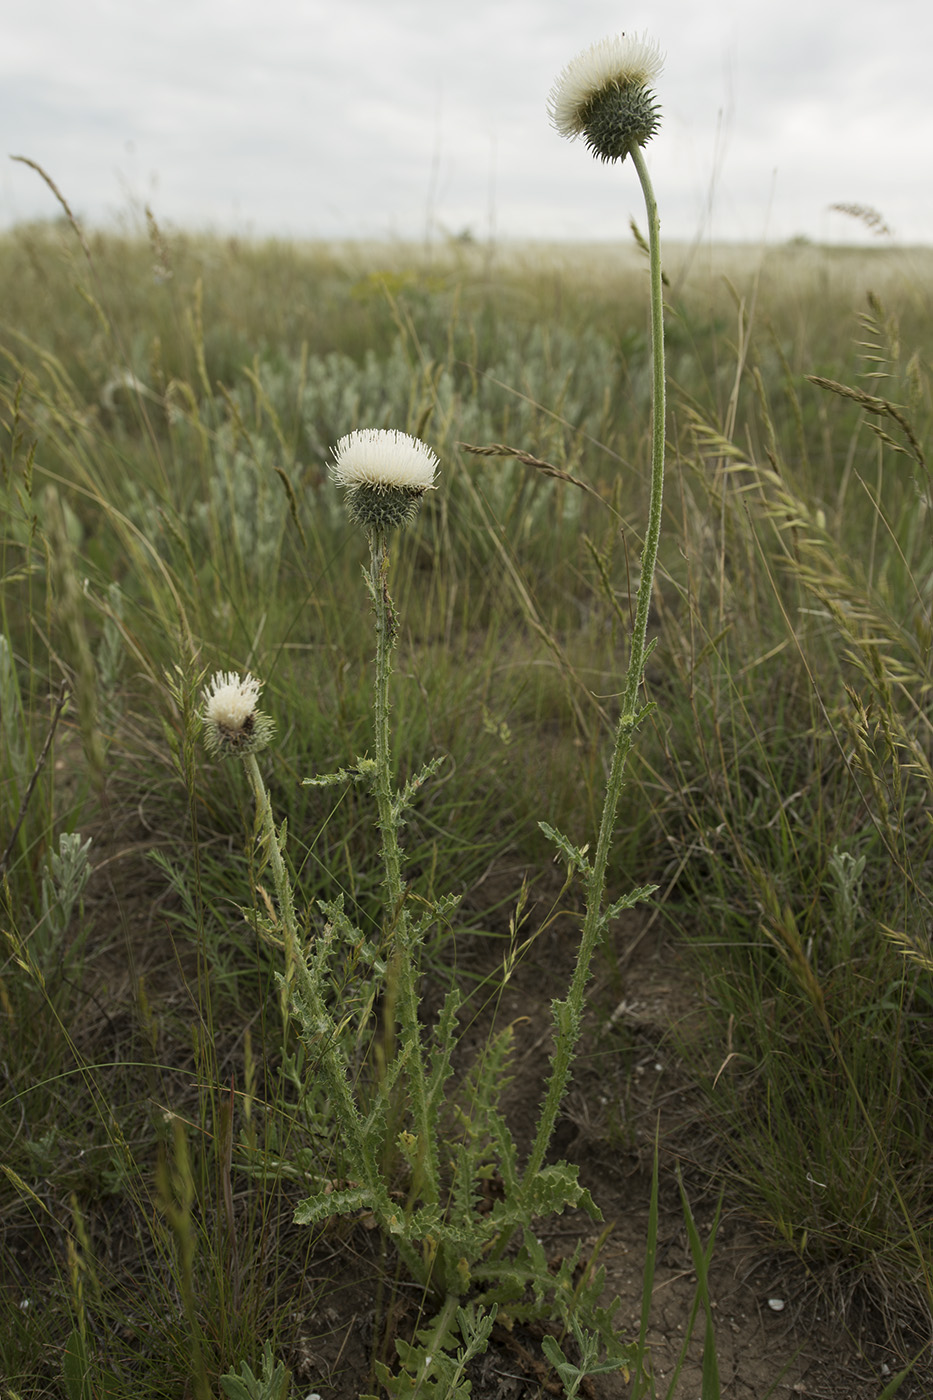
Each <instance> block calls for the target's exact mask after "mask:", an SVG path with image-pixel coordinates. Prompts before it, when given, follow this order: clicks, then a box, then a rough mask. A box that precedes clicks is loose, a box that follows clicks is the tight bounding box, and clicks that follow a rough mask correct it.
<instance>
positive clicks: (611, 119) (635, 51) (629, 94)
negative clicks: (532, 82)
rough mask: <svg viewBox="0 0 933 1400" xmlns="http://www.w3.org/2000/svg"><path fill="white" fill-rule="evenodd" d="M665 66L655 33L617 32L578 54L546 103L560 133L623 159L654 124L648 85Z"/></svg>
mask: <svg viewBox="0 0 933 1400" xmlns="http://www.w3.org/2000/svg"><path fill="white" fill-rule="evenodd" d="M663 67H664V55H663V54H662V53H661V49H660V47H659V45H658V43H657V42H656V40H654V39H649V38H648V36H647V35H646V34H645V35H641V36H639V35H638V34H633V35H626V34H618V35H616V36H615V37H614V38H611V39H600V40H599V41H598V42H597V43H595V44H591V45H590V47H589V48H588V49H584V50H583V52H582V53H579V54H577V56H576V58H574V59H572V60H571V62H570V63H568V64H567V67H566V68H565V69H564V71H563V72H562V73H561V75H560V77H559V78H558V79H557V82H556V83H555V84H554V86H553V87H552V88H551V91H550V94H549V96H548V102H547V108H548V116H549V117H550V119H551V124H552V126H553V127H554V128H555V130H556V131H558V132H559V133H560V135H561V136H566V137H567V138H568V139H569V140H571V141H573V140H575V139H576V138H577V137H578V136H583V137H585V138H586V144H587V145H588V146H589V148H590V150H591V151H592V152H593V154H594V155H598V156H599V157H600V159H601V160H624V159H625V157H626V155H627V154H628V153H629V151H630V150H631V149H632V147H633V146H634V145H638V146H643V145H644V144H645V142H646V141H649V140H650V139H651V137H652V136H653V135H654V133H655V131H656V130H657V126H658V108H657V105H656V103H655V100H654V95H653V93H651V91H650V90H649V89H650V85H651V84H652V83H653V82H654V80H655V79H656V78H657V77H658V75H659V73H660V72H661V70H662V68H663Z"/></svg>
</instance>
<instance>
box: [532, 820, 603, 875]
mask: <svg viewBox="0 0 933 1400" xmlns="http://www.w3.org/2000/svg"><path fill="white" fill-rule="evenodd" d="M538 826H539V828H540V829H541V830H542V831H543V832H544V834H545V836H546V837H547V839H548V840H549V841H552V842H553V843H554V845H555V846H556V847H557V849H558V850H559V851H560V853H561V855H562V856H563V857H564V860H565V861H566V862H567V864H568V865H569V866H570V868H571V870H576V871H578V872H579V874H581V875H588V874H589V873H590V863H589V861H588V860H587V858H586V847H585V846H575V845H574V844H573V842H572V841H570V840H569V839H568V838H567V837H566V836H565V835H564V834H563V832H561V831H558V830H557V828H556V827H555V826H551V825H550V823H548V822H538Z"/></svg>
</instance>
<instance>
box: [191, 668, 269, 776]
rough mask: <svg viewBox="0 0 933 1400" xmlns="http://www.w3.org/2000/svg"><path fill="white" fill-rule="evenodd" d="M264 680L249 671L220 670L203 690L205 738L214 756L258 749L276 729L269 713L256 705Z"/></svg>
mask: <svg viewBox="0 0 933 1400" xmlns="http://www.w3.org/2000/svg"><path fill="white" fill-rule="evenodd" d="M261 689H262V681H258V680H257V679H256V677H255V676H251V675H250V674H249V673H247V674H246V675H245V676H242V677H241V676H240V675H239V674H238V672H236V671H217V672H216V673H215V674H214V676H213V677H212V678H211V682H210V685H209V686H208V687H207V688H206V689H205V691H204V697H203V699H204V705H203V709H202V712H201V717H202V719H203V721H204V742H205V743H206V745H207V748H208V750H209V752H210V753H211V754H213V755H214V757H215V758H227V757H230V756H236V757H239V758H242V757H244V756H245V755H246V754H248V753H257V752H258V751H259V749H264V748H265V747H266V745H267V744H268V743H269V741H270V739H271V738H272V735H273V733H274V732H275V725H274V723H273V721H272V720H271V719H270V718H269V716H268V715H265V714H263V713H262V711H261V710H258V709H257V708H256V706H257V704H258V702H259V692H260V690H261Z"/></svg>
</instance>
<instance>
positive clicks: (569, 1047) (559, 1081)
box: [524, 146, 665, 1182]
mask: <svg viewBox="0 0 933 1400" xmlns="http://www.w3.org/2000/svg"><path fill="white" fill-rule="evenodd" d="M631 155H632V161H633V163H634V165H635V169H636V170H637V171H638V178H639V179H640V181H641V187H642V191H643V193H644V197H645V206H646V209H647V214H648V248H649V256H650V271H651V355H652V371H653V377H652V398H651V496H650V502H649V507H648V527H647V531H646V533H645V546H644V550H643V551H642V557H641V576H640V578H639V582H638V594H637V598H636V604H635V624H634V628H633V633H632V647H631V653H630V656H629V663H628V670H627V671H626V675H625V684H624V687H623V691H622V712H621V714H620V716H619V723H618V727H617V729H616V738H615V747H614V749H613V754H612V763H611V766H610V769H609V777H608V780H607V783H606V795H605V799H604V803H603V813H602V819H601V821H600V825H599V836H598V839H597V842H596V851H595V854H594V856H593V861H592V864H591V866H590V867H589V869H588V872H587V877H586V913H585V916H584V921H583V931H582V934H581V938H580V948H579V951H578V954H577V962H576V967H575V968H574V973H573V978H572V981H571V984H570V990H569V992H568V994H567V998H566V1000H565V1001H563V1002H559V1003H557V1005H556V1007H555V1027H556V1033H555V1044H554V1054H553V1058H552V1061H551V1073H550V1077H549V1080H548V1086H547V1092H546V1094H545V1100H544V1105H543V1107H542V1110H541V1117H540V1119H539V1122H538V1129H537V1132H536V1135H535V1141H534V1145H533V1146H532V1149H531V1155H530V1156H529V1158H528V1164H527V1166H526V1169H525V1176H524V1181H525V1182H530V1181H531V1180H532V1179H533V1177H534V1175H535V1173H537V1172H538V1171H540V1169H541V1167H542V1165H543V1163H544V1158H545V1155H546V1153H547V1149H548V1145H549V1143H550V1140H551V1136H552V1134H553V1131H554V1124H555V1123H556V1121H557V1114H558V1111H559V1109H560V1105H561V1103H562V1102H563V1098H564V1094H565V1093H566V1089H567V1080H568V1078H569V1074H570V1064H571V1061H572V1059H573V1055H574V1052H575V1050H576V1045H577V1041H578V1039H579V1036H580V1027H581V1024H582V1017H583V1002H584V992H585V989H586V984H587V982H588V981H589V975H590V964H591V962H592V958H593V953H594V951H595V949H596V944H597V942H598V940H599V935H600V933H601V932H602V927H603V897H604V894H605V889H606V867H607V864H608V861H609V852H610V849H611V846H612V837H613V834H614V831H615V824H616V813H617V811H618V806H619V797H620V795H621V792H622V786H623V779H624V777H625V766H626V763H627V761H628V756H629V754H630V753H631V750H632V745H633V743H634V735H635V729H636V727H637V725H638V721H639V719H640V717H641V716H640V713H639V709H638V705H639V691H640V689H641V684H642V681H643V679H644V672H645V655H646V650H647V634H648V611H649V608H650V605H651V590H652V585H653V582H654V571H655V565H656V563H657V557H658V541H659V539H660V535H661V508H662V504H663V496H664V388H665V386H664V302H663V294H662V284H661V238H660V221H659V219H658V206H657V204H656V202H655V198H654V191H653V189H652V186H651V180H650V178H649V175H648V169H647V166H646V165H645V161H644V156H643V155H642V152H641V148H640V147H639V146H636V147H635V148H634V149H633V151H632V152H631Z"/></svg>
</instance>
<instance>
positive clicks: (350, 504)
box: [330, 428, 438, 530]
mask: <svg viewBox="0 0 933 1400" xmlns="http://www.w3.org/2000/svg"><path fill="white" fill-rule="evenodd" d="M333 451H334V461H333V464H332V466H331V469H330V471H331V476H332V477H333V479H334V481H335V482H336V483H337V485H338V486H342V487H343V488H344V490H345V491H346V493H347V498H346V499H347V512H348V514H349V516H350V518H351V520H355V521H357V523H358V524H360V525H363V526H365V527H366V528H367V529H375V530H389V529H392V528H394V527H395V526H397V525H406V524H408V522H409V521H410V520H412V519H413V518H414V516H415V514H416V512H417V510H418V507H419V506H420V504H421V501H422V498H423V496H424V493H425V491H431V490H433V489H434V477H435V473H436V471H437V466H438V461H437V457H436V456H435V455H434V453H433V452H432V451H431V449H430V447H427V446H426V445H425V444H424V443H423V442H421V441H420V440H419V439H418V438H415V437H409V435H408V434H407V433H400V432H397V431H392V430H389V429H384V428H360V429H359V430H358V431H357V432H355V433H349V434H348V435H347V436H346V437H342V438H341V439H340V441H339V442H338V444H337V446H336V447H335V448H334V450H333Z"/></svg>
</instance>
